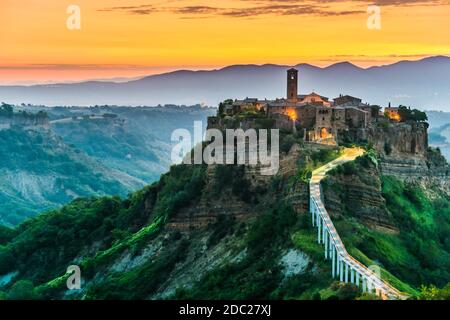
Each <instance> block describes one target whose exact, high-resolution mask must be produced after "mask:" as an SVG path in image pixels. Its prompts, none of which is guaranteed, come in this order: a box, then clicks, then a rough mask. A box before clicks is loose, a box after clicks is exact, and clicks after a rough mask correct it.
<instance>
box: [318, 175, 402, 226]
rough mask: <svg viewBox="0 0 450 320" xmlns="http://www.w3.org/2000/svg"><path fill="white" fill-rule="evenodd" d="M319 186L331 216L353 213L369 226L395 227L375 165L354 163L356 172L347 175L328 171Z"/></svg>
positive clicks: (336, 216)
mask: <svg viewBox="0 0 450 320" xmlns="http://www.w3.org/2000/svg"><path fill="white" fill-rule="evenodd" d="M322 188H323V192H324V197H325V205H326V207H327V210H328V212H329V213H330V215H331V217H335V218H340V217H342V216H343V215H346V216H353V217H355V218H357V219H360V220H362V221H363V222H365V223H366V224H368V225H370V226H372V227H376V228H379V227H381V228H387V229H391V230H394V231H396V228H395V227H394V222H393V220H392V217H391V214H390V213H389V211H388V210H387V209H386V201H385V199H384V198H383V197H382V192H381V180H380V176H379V172H378V170H377V169H376V167H375V166H371V167H370V168H367V169H363V168H359V167H358V172H357V173H355V174H351V175H345V174H336V175H331V176H329V177H327V178H326V179H325V180H324V181H323V182H322Z"/></svg>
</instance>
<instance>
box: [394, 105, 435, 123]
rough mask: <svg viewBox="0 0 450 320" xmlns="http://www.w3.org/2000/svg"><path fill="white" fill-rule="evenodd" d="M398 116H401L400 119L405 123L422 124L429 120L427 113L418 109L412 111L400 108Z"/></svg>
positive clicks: (409, 108) (407, 108) (403, 107)
mask: <svg viewBox="0 0 450 320" xmlns="http://www.w3.org/2000/svg"><path fill="white" fill-rule="evenodd" d="M398 114H399V115H400V119H401V121H402V122H405V121H415V122H421V121H427V120H428V116H427V114H426V113H425V112H423V111H420V110H417V109H411V107H405V106H400V107H399V108H398Z"/></svg>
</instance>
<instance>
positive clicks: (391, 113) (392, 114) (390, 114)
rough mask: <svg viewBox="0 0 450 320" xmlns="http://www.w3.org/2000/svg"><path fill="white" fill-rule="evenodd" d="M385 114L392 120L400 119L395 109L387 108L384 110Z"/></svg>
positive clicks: (398, 120)
mask: <svg viewBox="0 0 450 320" xmlns="http://www.w3.org/2000/svg"><path fill="white" fill-rule="evenodd" d="M385 115H386V116H387V117H388V118H389V119H391V120H393V121H397V122H400V120H401V118H400V114H399V113H398V112H397V111H391V110H388V111H386V112H385Z"/></svg>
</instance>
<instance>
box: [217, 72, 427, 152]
mask: <svg viewBox="0 0 450 320" xmlns="http://www.w3.org/2000/svg"><path fill="white" fill-rule="evenodd" d="M298 80H299V74H298V70H296V69H289V70H288V71H287V94H286V97H285V98H279V99H275V100H267V99H264V100H261V99H258V98H245V99H243V100H234V101H233V100H226V101H225V102H223V103H222V104H221V105H220V107H219V111H218V115H217V117H211V118H210V119H209V127H211V128H224V127H229V125H230V122H232V121H231V120H238V122H239V125H238V126H239V127H243V128H245V127H250V126H251V123H252V122H254V121H255V119H261V118H266V119H269V120H271V121H268V122H266V124H269V126H272V127H273V128H277V129H282V130H284V131H291V132H298V133H300V135H301V136H302V138H303V140H304V141H309V142H315V143H320V144H328V145H338V144H340V143H343V142H345V141H346V140H348V139H349V138H351V140H359V141H363V140H367V139H368V132H369V131H370V130H369V129H371V128H373V127H383V126H384V127H386V126H387V125H388V124H389V123H400V122H406V121H409V120H413V121H414V122H424V121H426V120H427V118H426V114H425V113H423V112H420V111H419V110H411V109H409V108H406V107H403V106H400V107H391V105H390V103H389V105H388V106H386V107H385V108H382V107H380V106H379V105H372V104H369V103H364V102H363V100H362V99H361V98H357V97H353V96H351V95H342V94H341V95H340V96H339V97H337V98H334V99H333V100H330V99H329V98H328V97H325V96H323V95H320V94H318V93H316V92H312V93H309V94H299V93H298V87H299V83H298ZM417 142H418V141H410V142H409V148H408V149H409V150H410V151H411V153H417V152H419V151H420V150H418V149H417V148H418V146H417V144H418V143H417ZM424 147H425V149H426V147H427V146H424Z"/></svg>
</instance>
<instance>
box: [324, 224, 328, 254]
mask: <svg viewBox="0 0 450 320" xmlns="http://www.w3.org/2000/svg"><path fill="white" fill-rule="evenodd" d="M323 230H324V239H323V240H324V243H325V260H327V259H328V232H327V231H326V228H325V227H323Z"/></svg>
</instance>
